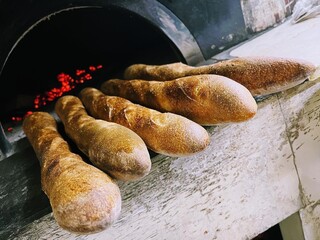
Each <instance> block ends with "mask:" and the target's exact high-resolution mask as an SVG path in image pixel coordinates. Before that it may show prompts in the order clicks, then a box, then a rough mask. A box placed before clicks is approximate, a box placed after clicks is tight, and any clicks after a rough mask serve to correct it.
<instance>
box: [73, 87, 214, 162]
mask: <svg viewBox="0 0 320 240" xmlns="http://www.w3.org/2000/svg"><path fill="white" fill-rule="evenodd" d="M79 98H80V99H81V101H82V102H83V104H84V106H85V107H86V109H87V111H88V112H89V113H90V114H91V115H92V116H94V117H95V118H100V119H104V120H106V121H111V122H115V123H118V124H121V125H123V126H125V127H127V128H130V129H131V130H133V131H134V132H136V133H137V134H138V135H139V136H140V137H141V138H142V139H143V140H144V142H145V143H146V145H147V146H148V148H149V149H151V150H153V151H154V152H157V153H161V154H165V155H168V156H187V155H192V154H194V153H197V152H199V151H202V150H203V149H205V148H206V147H207V146H208V144H209V140H210V138H209V135H208V132H207V131H206V130H205V129H204V128H203V127H202V126H200V125H199V124H197V123H195V122H193V121H191V120H189V119H187V118H185V117H182V116H180V115H177V114H173V113H161V112H159V111H156V110H153V109H150V108H146V107H143V106H141V105H138V104H134V103H132V102H130V101H129V100H126V99H124V98H121V97H116V96H107V95H105V94H103V93H102V92H101V91H99V90H98V89H95V88H85V89H83V90H82V91H81V92H80V95H79Z"/></svg>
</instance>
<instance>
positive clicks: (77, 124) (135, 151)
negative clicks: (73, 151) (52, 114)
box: [55, 95, 151, 181]
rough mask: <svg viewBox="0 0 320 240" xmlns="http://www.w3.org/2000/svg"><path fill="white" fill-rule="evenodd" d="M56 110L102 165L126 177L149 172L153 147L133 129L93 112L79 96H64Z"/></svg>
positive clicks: (93, 159) (95, 162)
mask: <svg viewBox="0 0 320 240" xmlns="http://www.w3.org/2000/svg"><path fill="white" fill-rule="evenodd" d="M55 111H56V113H57V115H58V116H59V118H60V119H61V121H62V123H63V125H64V128H65V132H66V134H67V135H68V136H69V137H70V139H72V140H73V141H74V142H75V144H76V145H77V147H78V148H79V149H80V150H81V151H82V152H83V153H84V154H85V155H87V156H88V157H89V159H90V161H91V162H92V163H93V165H95V166H96V167H98V168H99V169H101V170H103V171H105V172H107V173H108V174H110V175H111V176H112V177H114V178H116V179H119V180H123V181H132V180H139V179H141V178H142V177H144V176H146V175H147V174H148V173H149V171H150V169H151V159H150V155H149V151H148V149H147V146H146V145H145V143H144V141H143V140H142V139H141V137H140V136H139V135H137V134H136V133H135V132H133V131H132V130H130V129H128V128H126V127H124V126H122V125H120V124H117V123H113V122H107V121H104V120H101V119H95V118H93V117H91V116H89V115H88V113H87V111H86V110H85V107H84V106H83V104H82V102H81V100H80V99H79V98H78V97H76V96H71V95H65V96H63V97H60V98H59V99H58V101H57V102H56V104H55Z"/></svg>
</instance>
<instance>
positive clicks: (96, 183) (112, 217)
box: [23, 112, 121, 234]
mask: <svg viewBox="0 0 320 240" xmlns="http://www.w3.org/2000/svg"><path fill="white" fill-rule="evenodd" d="M23 130H24V132H25V134H26V136H27V138H28V140H29V141H30V143H31V145H32V147H33V149H34V151H35V153H36V155H37V157H38V159H39V161H40V165H41V185H42V189H43V191H44V192H45V194H46V195H47V196H48V198H49V200H50V204H51V207H52V211H53V215H54V218H55V219H56V221H57V223H58V224H59V225H60V226H61V227H62V228H64V229H66V230H68V231H70V232H75V233H79V234H90V233H95V232H99V231H102V230H105V229H106V228H108V227H109V226H111V225H112V223H113V222H115V221H116V220H117V219H118V217H119V215H120V211H121V194H120V190H119V187H118V185H117V184H116V183H115V182H114V181H113V180H112V178H110V177H109V176H108V175H107V174H105V173H104V172H102V171H101V170H99V169H97V168H95V167H93V166H92V165H89V164H87V163H85V162H84V161H83V160H82V158H81V157H80V156H79V155H77V154H74V153H72V152H71V151H70V149H69V145H68V143H67V142H66V141H65V140H64V139H63V138H62V137H61V135H60V134H59V133H58V131H57V125H56V122H55V120H54V118H53V117H52V116H51V115H50V114H49V113H46V112H35V113H33V114H31V115H29V116H28V117H26V118H25V119H24V121H23Z"/></svg>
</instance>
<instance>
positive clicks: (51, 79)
mask: <svg viewBox="0 0 320 240" xmlns="http://www.w3.org/2000/svg"><path fill="white" fill-rule="evenodd" d="M173 61H185V60H184V58H183V56H182V55H181V53H180V52H179V50H178V49H177V47H175V46H174V44H173V43H172V42H171V41H170V40H169V39H168V37H167V36H165V34H164V33H163V32H161V31H160V30H159V28H157V27H155V26H154V25H153V24H152V23H150V22H148V21H146V20H145V19H143V18H142V17H141V16H138V15H136V14H134V13H131V12H129V11H127V10H124V9H120V8H115V7H108V8H76V9H69V10H65V11H62V12H60V13H57V14H55V15H52V16H50V17H48V18H46V19H45V20H43V21H41V22H39V23H38V24H36V25H35V26H34V27H33V28H32V29H30V30H28V32H27V33H26V34H25V36H23V37H22V38H21V40H19V42H18V43H17V45H16V47H15V48H14V49H13V50H12V52H11V54H10V56H9V57H8V59H7V61H6V63H5V65H4V67H3V70H2V73H1V75H0V81H1V83H2V84H3V85H4V84H5V85H7V87H6V88H1V94H0V96H1V99H0V104H1V109H2V111H1V121H2V124H3V126H4V129H5V130H6V129H11V128H10V127H11V126H12V121H15V120H16V121H17V120H20V119H21V117H23V116H24V114H26V113H27V112H28V111H34V110H38V109H42V108H48V107H50V106H51V105H52V104H51V103H52V102H54V99H56V98H57V97H58V96H59V95H60V94H62V93H63V94H65V93H67V92H68V93H76V92H77V91H78V90H80V89H81V88H82V87H84V86H87V85H90V86H96V87H98V86H99V84H100V83H101V82H102V81H105V80H107V79H109V78H113V77H118V78H121V73H122V70H123V69H124V67H126V66H128V65H129V64H132V63H151V64H160V63H167V62H173ZM71 81H72V82H71Z"/></svg>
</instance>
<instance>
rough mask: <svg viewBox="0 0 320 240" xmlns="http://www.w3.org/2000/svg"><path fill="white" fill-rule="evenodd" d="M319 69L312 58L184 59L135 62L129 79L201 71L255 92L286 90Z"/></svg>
mask: <svg viewBox="0 0 320 240" xmlns="http://www.w3.org/2000/svg"><path fill="white" fill-rule="evenodd" d="M315 69H316V66H315V65H314V64H312V63H311V62H308V61H305V60H301V59H293V58H280V57H258V56H256V57H255V56H253V57H238V58H234V59H230V60H225V61H221V62H218V63H214V64H209V65H204V66H198V67H193V66H188V65H186V64H183V63H179V62H178V63H171V64H165V65H145V64H133V65H131V66H129V67H128V68H126V69H125V72H124V78H125V79H146V80H161V81H166V80H172V79H176V78H181V77H185V76H192V75H199V74H217V75H221V76H225V77H228V78H231V79H233V80H235V81H236V82H238V83H240V84H242V85H243V86H245V87H246V88H247V89H248V90H249V91H250V92H251V94H252V95H253V96H258V95H267V94H271V93H276V92H280V91H284V90H286V89H289V88H291V87H294V86H296V85H298V84H300V83H302V82H304V81H305V80H306V79H307V78H308V77H309V76H310V75H311V74H312V73H313V72H314V71H315Z"/></svg>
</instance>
